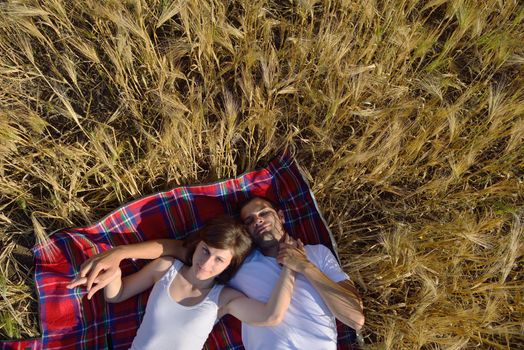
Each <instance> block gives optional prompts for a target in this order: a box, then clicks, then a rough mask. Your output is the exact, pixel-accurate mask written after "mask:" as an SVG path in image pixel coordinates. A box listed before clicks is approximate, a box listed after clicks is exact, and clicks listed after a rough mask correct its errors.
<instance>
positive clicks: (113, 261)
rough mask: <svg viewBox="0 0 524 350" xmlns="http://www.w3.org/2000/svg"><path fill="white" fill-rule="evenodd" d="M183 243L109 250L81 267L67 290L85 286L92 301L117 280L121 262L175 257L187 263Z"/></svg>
mask: <svg viewBox="0 0 524 350" xmlns="http://www.w3.org/2000/svg"><path fill="white" fill-rule="evenodd" d="M183 242H184V241H182V240H175V239H157V240H152V241H146V242H141V243H135V244H128V245H121V246H117V247H115V248H112V249H109V250H107V251H105V252H102V253H100V254H97V255H94V256H92V257H90V258H89V259H87V260H86V261H85V262H84V263H83V264H82V266H81V267H80V273H79V274H78V276H77V277H76V278H75V279H74V280H73V281H71V283H69V284H68V285H67V288H74V287H77V286H79V285H83V284H85V285H86V286H87V290H88V291H89V293H88V299H90V298H91V297H92V296H93V295H94V294H95V293H96V292H97V291H98V290H100V289H102V288H104V287H105V286H107V285H108V283H109V282H110V281H112V279H113V278H115V276H116V273H117V270H118V269H119V265H120V262H121V261H122V260H124V259H131V258H134V259H156V258H158V257H160V256H173V257H175V258H177V259H179V260H182V261H187V259H188V257H187V254H188V250H187V249H186V247H184V246H183ZM84 279H85V281H84ZM83 281H84V282H83ZM94 283H96V284H95V286H93V284H94Z"/></svg>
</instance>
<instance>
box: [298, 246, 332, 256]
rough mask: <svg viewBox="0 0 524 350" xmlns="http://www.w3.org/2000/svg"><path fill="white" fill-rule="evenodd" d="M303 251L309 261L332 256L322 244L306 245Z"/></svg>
mask: <svg viewBox="0 0 524 350" xmlns="http://www.w3.org/2000/svg"><path fill="white" fill-rule="evenodd" d="M304 249H305V250H306V254H307V255H308V257H309V258H310V259H323V258H324V257H325V256H326V255H329V254H333V253H331V250H329V248H328V247H326V246H325V245H323V244H308V245H305V246H304Z"/></svg>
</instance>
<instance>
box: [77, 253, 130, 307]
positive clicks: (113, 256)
mask: <svg viewBox="0 0 524 350" xmlns="http://www.w3.org/2000/svg"><path fill="white" fill-rule="evenodd" d="M122 259H123V257H122V256H121V254H120V251H119V249H118V247H117V248H113V249H109V250H107V251H105V252H102V253H100V254H97V255H93V256H92V257H90V258H89V259H87V260H86V261H84V263H83V264H82V266H81V267H80V273H79V274H78V276H77V277H76V278H75V279H74V280H73V281H71V283H69V284H68V285H67V288H70V289H71V288H75V287H78V286H82V285H85V286H86V287H87V291H88V294H87V298H88V299H91V297H92V296H93V295H94V294H95V293H96V292H97V291H99V290H100V289H102V288H104V287H105V286H107V285H108V284H109V283H110V282H111V281H112V280H113V279H114V278H115V276H116V275H117V273H118V272H119V271H120V268H119V266H120V262H121V261H122ZM94 283H96V285H95V286H93V284H94Z"/></svg>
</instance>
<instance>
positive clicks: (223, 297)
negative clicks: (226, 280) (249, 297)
mask: <svg viewBox="0 0 524 350" xmlns="http://www.w3.org/2000/svg"><path fill="white" fill-rule="evenodd" d="M244 297H246V295H245V294H244V293H242V292H240V291H238V290H236V289H234V288H231V287H227V286H224V288H222V291H221V292H220V298H219V305H226V304H228V303H230V302H231V301H232V300H234V299H236V298H244Z"/></svg>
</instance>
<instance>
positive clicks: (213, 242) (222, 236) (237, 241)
mask: <svg viewBox="0 0 524 350" xmlns="http://www.w3.org/2000/svg"><path fill="white" fill-rule="evenodd" d="M200 241H204V243H206V244H207V245H208V246H210V247H213V248H217V249H231V250H232V251H233V258H232V259H231V263H230V264H229V266H228V267H227V268H226V269H225V270H224V271H222V273H220V274H219V275H218V276H216V277H215V281H216V282H217V283H220V284H225V283H227V282H228V281H229V280H230V279H231V278H232V277H233V276H234V275H235V273H236V272H237V270H238V268H239V267H240V265H242V262H243V261H244V259H245V258H246V256H247V255H248V254H249V253H250V252H251V248H252V241H251V237H250V236H249V233H247V231H246V229H245V228H244V225H243V224H242V223H241V222H239V221H238V220H235V219H233V218H232V217H230V216H225V215H224V216H218V217H216V218H213V219H211V220H210V221H208V222H207V223H206V225H205V226H204V227H203V228H202V229H200V230H199V231H198V232H197V233H195V234H194V235H193V236H192V237H189V238H187V239H186V240H185V242H184V247H186V248H188V249H190V251H191V252H190V253H191V254H190V256H193V253H194V252H195V249H196V246H197V245H198V243H199V242H200Z"/></svg>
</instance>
